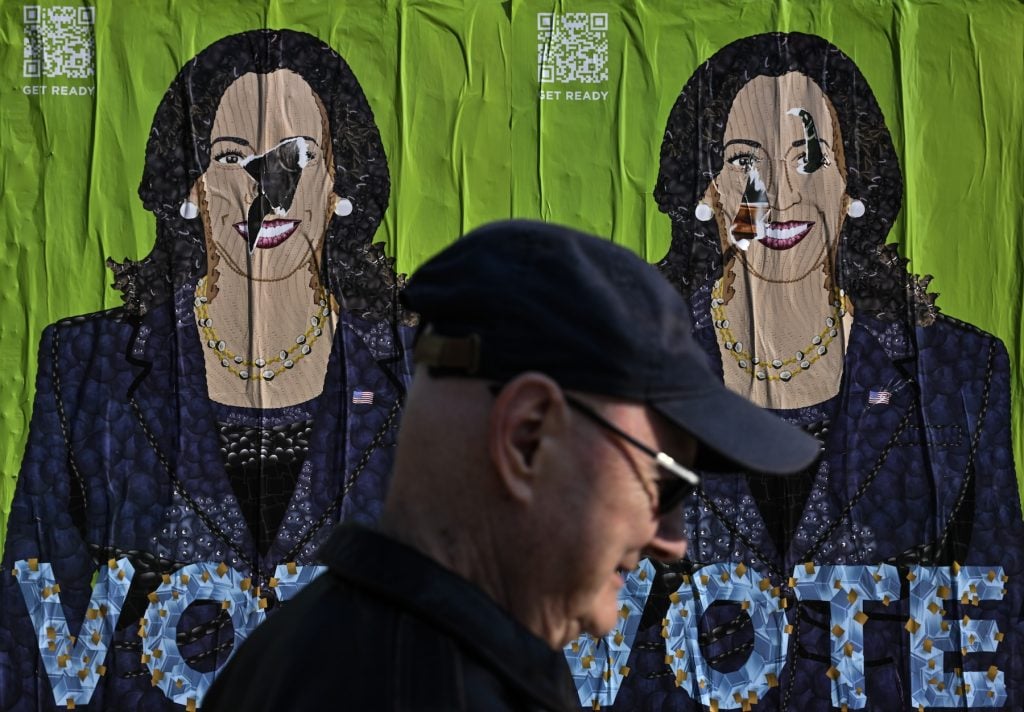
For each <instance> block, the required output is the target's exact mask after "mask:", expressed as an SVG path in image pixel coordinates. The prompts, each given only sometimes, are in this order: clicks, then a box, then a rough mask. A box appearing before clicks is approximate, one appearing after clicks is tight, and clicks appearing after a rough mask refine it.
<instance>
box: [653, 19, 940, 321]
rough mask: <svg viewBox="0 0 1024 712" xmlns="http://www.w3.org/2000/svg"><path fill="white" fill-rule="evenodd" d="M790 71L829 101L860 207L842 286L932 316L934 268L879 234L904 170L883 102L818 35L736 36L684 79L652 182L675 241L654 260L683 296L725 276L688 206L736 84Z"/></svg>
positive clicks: (707, 176) (850, 189)
mask: <svg viewBox="0 0 1024 712" xmlns="http://www.w3.org/2000/svg"><path fill="white" fill-rule="evenodd" d="M794 71H795V72H800V73H801V74H804V75H806V76H807V77H809V78H810V79H812V80H813V81H814V82H816V83H817V85H818V86H819V87H820V88H821V90H822V92H824V93H825V95H826V96H828V97H829V99H830V100H831V102H832V105H833V106H834V107H835V111H836V119H837V120H838V123H839V127H840V131H841V133H842V141H843V147H842V148H843V153H844V157H845V163H846V192H847V193H848V194H849V196H850V197H851V198H854V199H859V200H861V201H862V202H863V203H864V206H865V208H866V211H865V213H864V215H863V216H861V217H859V218H857V219H847V220H845V221H844V223H843V229H842V232H841V234H840V245H839V255H838V260H837V270H836V271H837V274H836V279H837V281H838V284H839V286H840V287H842V288H843V289H845V290H846V292H847V294H849V295H850V298H851V299H852V300H853V302H854V304H855V305H856V307H857V309H858V310H865V311H866V312H867V313H870V314H874V315H876V316H880V317H882V318H888V319H897V318H901V317H904V318H909V319H910V320H911V323H929V322H930V321H931V320H932V319H934V315H935V307H934V301H935V295H930V294H927V289H926V287H927V284H928V280H929V279H930V278H928V277H925V278H918V277H916V276H914V275H911V274H908V273H907V270H906V265H907V260H905V259H904V258H902V257H900V256H899V254H898V253H897V251H896V248H895V246H893V245H886V244H885V238H886V235H888V234H889V230H890V228H891V227H892V224H893V221H894V220H895V219H896V215H897V213H899V210H900V205H901V203H902V200H903V176H902V175H901V173H900V166H899V161H898V160H897V158H896V151H895V149H894V148H893V145H892V138H891V136H890V135H889V130H888V129H887V128H886V127H885V118H884V117H883V116H882V110H881V109H880V108H879V107H878V102H877V101H876V100H875V96H874V94H873V93H872V92H871V88H870V87H869V86H868V83H867V81H866V80H865V79H864V75H863V74H861V72H860V70H859V69H858V68H857V65H855V64H854V63H853V61H852V60H851V59H850V58H849V57H847V56H846V55H845V54H843V52H841V51H840V50H839V48H837V47H836V46H834V45H832V44H831V43H829V42H827V41H826V40H824V39H822V38H821V37H816V36H814V35H805V34H800V33H796V32H790V33H782V32H773V33H770V34H763V35H754V36H753V37H745V38H743V39H740V40H736V41H735V42H732V43H731V44H729V45H726V46H725V47H723V48H722V49H720V50H719V51H718V52H716V53H715V54H714V56H712V57H711V58H710V59H709V60H707V61H706V62H704V63H703V64H702V65H701V66H700V67H699V68H698V69H697V71H695V72H694V73H693V76H691V77H690V79H689V81H687V82H686V86H684V87H683V90H682V92H681V93H680V95H679V99H678V100H677V101H676V103H675V106H674V107H673V108H672V111H671V113H670V114H669V118H668V124H667V125H666V127H665V139H664V142H663V143H662V145H661V169H660V171H659V173H658V183H657V185H656V186H655V188H654V197H655V198H656V199H657V201H658V206H659V207H660V208H661V211H662V212H664V213H667V214H668V215H669V217H670V218H672V243H671V247H670V248H669V251H668V254H667V255H666V257H665V259H664V260H663V261H662V262H661V263H660V264H659V267H660V268H661V269H662V271H663V272H664V273H665V275H666V276H667V277H668V278H669V279H670V280H671V281H672V282H673V283H674V284H675V285H676V286H677V287H678V288H679V289H680V291H682V292H683V293H684V294H686V295H687V296H689V295H690V294H692V293H693V291H694V290H695V289H697V288H698V287H700V286H701V285H702V284H705V283H706V282H707V281H708V280H711V279H715V278H717V277H719V276H721V273H722V253H721V243H720V239H719V235H718V226H717V223H716V222H715V221H708V222H701V221H700V220H697V219H696V218H695V216H694V208H696V206H697V203H698V202H699V201H700V200H701V198H702V197H703V195H704V192H705V191H706V190H707V188H708V185H709V183H710V182H711V180H712V179H713V178H714V177H715V176H716V175H718V173H719V172H720V171H721V170H722V163H723V153H724V148H723V139H724V135H725V127H726V122H727V121H728V118H729V111H730V109H731V107H732V103H733V100H734V99H735V98H736V95H737V94H738V93H739V91H740V89H742V88H743V86H744V85H746V84H747V82H749V81H750V80H752V79H754V78H755V77H758V76H769V77H779V76H782V75H784V74H787V73H789V72H794ZM911 309H912V311H908V310H911Z"/></svg>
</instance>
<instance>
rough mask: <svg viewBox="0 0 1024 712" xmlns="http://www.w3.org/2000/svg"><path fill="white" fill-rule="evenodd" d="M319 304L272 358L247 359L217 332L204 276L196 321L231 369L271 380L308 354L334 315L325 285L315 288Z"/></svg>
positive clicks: (199, 286) (198, 289)
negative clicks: (305, 324)
mask: <svg viewBox="0 0 1024 712" xmlns="http://www.w3.org/2000/svg"><path fill="white" fill-rule="evenodd" d="M316 296H317V305H318V306H317V308H316V311H314V312H313V315H312V316H310V317H309V327H308V328H307V329H306V331H305V332H304V333H302V334H299V335H298V336H296V337H295V343H294V344H292V345H291V346H289V347H288V348H286V349H281V351H280V352H279V353H278V354H277V356H274V357H273V358H269V359H266V358H262V357H261V358H256V359H253V360H252V361H248V360H246V359H244V358H242V357H241V356H238V355H237V354H235V353H234V352H233V351H231V350H230V349H229V348H228V347H227V344H225V343H224V340H223V339H221V338H220V337H219V336H217V332H216V331H215V330H214V328H213V320H212V319H211V318H210V314H209V307H208V304H209V301H210V300H209V297H208V296H207V294H206V277H203V278H201V279H200V280H199V282H198V283H197V284H196V296H195V302H194V303H195V313H196V324H197V325H198V326H199V330H200V332H201V333H202V335H203V338H204V339H205V340H206V346H207V348H209V349H210V350H212V351H213V352H215V353H216V354H217V355H218V356H220V357H221V358H220V365H221V366H223V367H224V368H226V369H227V370H228V371H229V372H231V373H233V374H234V375H236V376H238V377H239V378H241V379H242V380H243V381H247V380H249V379H250V378H252V379H254V380H264V381H272V380H274V378H275V377H276V376H279V375H281V374H282V373H284V372H285V371H287V370H289V369H291V368H294V367H295V364H296V363H298V362H299V361H301V360H302V359H303V357H305V356H308V355H309V353H310V351H312V350H313V344H315V343H316V340H317V339H318V338H320V336H321V335H322V334H323V328H322V324H323V320H325V319H328V318H329V317H330V315H331V308H330V306H328V304H327V295H326V294H325V293H324V290H323V287H318V288H317V291H316Z"/></svg>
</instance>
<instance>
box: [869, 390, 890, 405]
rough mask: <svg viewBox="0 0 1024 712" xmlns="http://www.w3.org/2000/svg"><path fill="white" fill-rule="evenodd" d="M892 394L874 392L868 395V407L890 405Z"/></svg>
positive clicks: (881, 391)
mask: <svg viewBox="0 0 1024 712" xmlns="http://www.w3.org/2000/svg"><path fill="white" fill-rule="evenodd" d="M890 398H892V393H891V392H889V391H886V390H878V391H875V390H872V391H870V392H869V393H868V405H889V399H890Z"/></svg>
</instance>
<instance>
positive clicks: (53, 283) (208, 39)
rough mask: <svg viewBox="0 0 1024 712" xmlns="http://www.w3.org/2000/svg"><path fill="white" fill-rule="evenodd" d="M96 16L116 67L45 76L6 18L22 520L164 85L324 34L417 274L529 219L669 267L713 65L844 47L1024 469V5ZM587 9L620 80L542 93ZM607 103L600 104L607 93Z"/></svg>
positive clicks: (155, 10) (7, 387) (1, 32)
mask: <svg viewBox="0 0 1024 712" xmlns="http://www.w3.org/2000/svg"><path fill="white" fill-rule="evenodd" d="M42 6H43V7H48V6H50V5H47V4H45V3H44V4H43V5H42ZM91 6H92V7H93V8H94V13H95V14H94V18H95V23H94V28H95V74H94V75H93V76H89V77H86V78H69V77H62V78H31V77H26V76H25V72H24V69H25V67H24V60H25V29H24V28H25V15H24V13H25V11H26V7H30V6H28V5H27V4H19V3H4V5H3V6H2V8H0V37H2V43H0V71H2V78H3V81H2V84H0V97H2V98H0V139H2V145H3V150H2V153H0V229H2V231H3V241H4V250H3V253H2V257H0V368H2V371H3V373H4V376H5V379H4V385H3V387H2V388H0V432H2V435H0V442H2V444H0V468H2V473H0V523H2V521H3V520H5V518H6V516H5V515H6V512H7V510H8V508H9V503H10V499H11V497H12V496H13V492H14V486H15V481H16V478H17V473H18V468H19V464H20V459H21V456H22V452H23V449H24V443H25V437H26V430H27V423H28V418H29V416H30V410H31V403H32V395H33V384H34V379H35V371H36V348H37V345H38V342H39V337H40V333H41V330H42V329H43V327H44V326H45V325H47V324H49V323H51V322H53V321H55V320H57V319H60V318H63V317H66V316H70V315H74V314H83V313H88V312H92V311H96V310H100V309H107V308H111V307H115V306H118V305H119V304H120V298H119V294H118V293H116V292H115V291H114V290H113V289H112V288H111V287H110V283H111V277H110V274H109V272H108V271H107V270H106V269H105V267H104V260H105V259H106V258H107V257H110V256H112V257H115V258H117V259H121V258H123V257H125V256H129V257H134V258H137V257H139V256H141V255H142V254H144V253H145V252H146V251H147V249H148V247H149V245H150V244H151V241H152V236H153V234H154V224H153V218H152V215H150V214H149V213H147V212H146V211H145V210H144V209H143V208H142V205H141V203H140V201H139V199H138V196H137V193H136V191H137V187H138V182H139V178H140V176H141V172H142V165H143V157H144V149H145V145H146V138H147V134H148V131H149V127H150V122H151V119H152V116H153V112H154V110H155V108H156V105H157V103H158V101H159V100H160V97H161V96H162V93H163V92H164V90H165V89H166V87H167V85H168V84H169V82H170V80H171V79H172V78H173V77H174V75H175V73H176V72H177V70H178V69H179V68H180V67H181V65H182V64H183V63H184V62H185V61H186V60H187V59H188V58H190V57H192V56H194V55H195V54H196V53H197V52H198V51H200V50H201V49H202V48H203V47H206V46H207V45H209V44H210V43H212V42H213V41H215V40H217V39H218V38H220V37H223V36H225V35H228V34H232V33H236V32H239V31H243V30H246V29H252V28H258V27H272V28H273V27H287V28H292V29H296V30H301V31H304V32H308V33H311V34H314V35H316V36H318V37H320V38H321V39H323V40H324V41H326V42H327V43H328V44H330V45H331V46H332V47H334V48H335V49H336V50H337V51H338V52H339V53H340V54H341V55H342V56H343V57H344V58H345V59H346V60H347V61H348V62H349V64H350V65H351V67H352V69H353V71H354V72H355V74H356V75H357V77H358V78H359V81H360V83H361V84H362V86H363V88H364V90H365V92H366V94H367V97H368V100H369V102H370V105H371V107H372V109H373V111H374V114H375V118H376V121H377V124H378V126H379V128H380V132H381V135H382V138H383V142H384V147H385V150H386V152H387V155H388V162H389V168H390V172H391V179H392V193H391V201H390V205H389V209H388V211H387V213H386V215H385V219H384V223H383V225H382V227H381V228H380V230H379V231H378V233H377V237H378V239H380V240H382V241H383V242H384V243H385V245H386V250H387V252H388V253H389V254H391V255H393V256H394V257H395V258H396V259H397V265H398V269H399V271H401V272H405V273H413V272H414V271H415V270H416V268H417V266H418V265H419V264H421V263H422V262H423V261H424V260H425V259H427V258H428V257H429V256H430V255H431V254H433V253H434V252H436V251H437V250H438V249H439V248H440V247H442V246H443V245H445V244H447V243H448V242H449V241H451V240H453V239H454V238H455V237H457V236H458V235H459V234H461V233H463V232H465V231H466V230H468V229H470V228H472V227H474V226H476V225H479V224H481V223H484V222H487V221H489V220H492V219H498V218H503V217H508V216H519V217H534V218H541V219H544V220H551V221H557V222H561V223H566V224H569V225H574V226H577V227H580V228H583V229H586V230H590V231H594V232H597V233H600V234H604V235H608V236H610V237H611V238H612V239H613V240H615V241H617V242H620V243H622V244H624V245H627V246H628V247H630V248H632V249H634V250H636V251H637V252H639V253H640V254H641V255H643V256H644V257H646V258H647V259H648V260H649V261H652V262H656V261H658V260H659V259H660V258H661V257H662V256H663V255H664V253H665V251H666V249H667V246H668V241H669V237H670V225H669V220H668V218H667V217H666V216H664V215H663V214H661V213H660V212H659V211H658V209H657V205H656V204H655V202H654V200H653V198H652V190H653V186H654V183H655V179H656V176H657V172H658V156H659V150H660V144H661V140H662V136H663V132H664V127H665V120H666V117H667V114H668V112H669V109H670V108H671V106H672V104H673V103H674V101H675V99H676V97H677V96H678V93H679V90H680V88H681V87H682V86H683V84H684V83H685V81H686V79H687V78H688V77H689V76H690V75H691V73H692V72H693V70H694V69H695V67H696V66H697V65H698V64H699V63H700V62H701V61H702V60H703V59H705V58H707V57H709V56H710V55H711V54H713V53H714V51H715V50H717V49H718V48H720V47H722V46H723V45H725V44H727V43H728V42H730V41H732V40H734V39H736V38H739V37H743V36H747V35H751V34H756V33H760V32H766V31H773V30H782V31H800V32H807V33H812V34H817V35H820V36H822V37H824V38H826V39H828V40H829V41H831V42H833V43H834V44H836V45H837V46H838V47H840V48H841V49H842V50H843V51H844V52H846V53H847V54H849V55H850V57H851V58H852V59H853V60H854V61H855V62H856V64H857V65H858V66H859V67H860V69H861V70H862V72H863V73H864V75H865V76H866V78H867V80H868V82H869V83H870V85H871V88H872V89H873V91H874V94H875V95H876V97H877V98H878V101H879V103H880V105H881V107H882V110H883V113H884V114H885V117H886V121H887V124H888V127H889V129H890V131H891V132H892V136H893V141H894V143H895V145H896V149H897V152H898V154H899V158H900V163H901V166H902V170H903V174H904V178H905V194H904V204H903V210H902V212H901V213H900V217H899V219H898V221H897V223H896V225H895V227H894V229H893V231H892V233H891V234H890V236H889V239H890V241H891V242H895V243H897V244H898V245H899V249H900V252H901V253H902V254H904V255H905V256H906V257H908V258H910V260H911V269H912V270H913V271H914V272H916V273H918V274H932V275H934V276H935V279H934V281H933V282H932V285H931V289H932V290H933V291H936V292H938V293H939V294H940V295H941V296H940V299H939V301H938V304H939V306H940V307H941V309H942V310H943V311H944V312H945V313H947V314H950V315H952V316H955V317H957V318H960V319H963V320H965V321H968V322H970V323H972V324H975V325H977V326H979V327H981V328H983V329H985V330H987V331H990V332H992V333H994V334H995V335H997V336H999V337H1000V338H1001V339H1002V340H1003V341H1004V343H1005V344H1006V346H1007V348H1008V350H1009V353H1010V360H1011V369H1012V374H1013V391H1012V393H1013V399H1014V403H1015V407H1014V411H1013V433H1014V441H1015V442H1014V445H1015V448H1016V452H1017V459H1018V462H1019V461H1020V459H1019V458H1020V455H1021V453H1022V452H1024V451H1022V444H1024V434H1022V431H1024V429H1022V427H1021V413H1022V410H1021V408H1020V407H1019V404H1020V402H1021V377H1020V374H1021V373H1022V371H1024V369H1022V365H1024V364H1022V358H1024V351H1022V349H1021V331H1020V329H1021V318H1022V317H1021V314H1022V312H1021V302H1022V299H1021V297H1022V284H1021V274H1022V273H1024V270H1022V269H1021V267H1022V265H1024V255H1022V247H1021V245H1022V241H1021V236H1022V235H1024V218H1022V216H1024V210H1022V208H1024V198H1022V196H1024V160H1022V157H1024V146H1022V141H1024V139H1022V132H1021V129H1020V127H1021V125H1022V123H1024V108H1022V106H1024V103H1022V102H1021V100H1020V97H1021V94H1022V91H1021V85H1022V83H1024V39H1022V37H1024V32H1022V28H1024V6H1022V5H1021V4H1020V3H1019V2H1016V1H1014V0H992V1H988V2H980V1H969V0H965V1H964V2H949V3H934V2H923V1H922V2H913V1H909V0H906V1H902V2H891V1H888V0H884V1H883V0H852V1H851V2H842V3H817V2H795V1H794V2H786V1H782V0H779V1H777V2H760V1H758V2H754V1H742V0H731V1H722V2H683V3H680V2H668V1H667V0H666V1H651V2H643V3H640V2H617V3H613V2H608V3H603V4H601V7H600V8H598V7H596V5H595V4H594V3H589V2H588V3H581V2H576V3H573V2H548V3H542V2H528V1H525V0H514V1H512V2H497V1H495V2H455V1H452V2H433V1H429V2H428V1H426V0H424V1H422V2H413V1H409V2H395V1H392V2H384V1H381V2H371V1H369V0H367V1H363V2H346V3H329V2H322V3H320V2H312V1H310V2H265V3H241V2H238V3H217V4H208V3H198V2H174V3H150V2H137V3H135V2H133V3H124V2H104V1H101V2H96V3H95V4H94V5H91ZM75 7H76V8H83V7H86V6H75ZM574 11H585V12H595V11H601V12H607V14H608V27H607V34H606V36H607V46H608V50H607V65H606V66H607V75H608V76H607V79H606V80H605V81H603V82H597V83H593V84H585V83H580V82H576V83H573V82H569V83H564V84H562V83H554V84H545V85H541V84H540V82H539V81H538V44H539V42H540V40H539V37H540V36H541V31H540V30H539V29H538V14H540V13H550V12H555V13H563V14H564V13H570V12H574ZM71 90H74V91H75V92H81V93H71ZM542 91H545V92H549V94H548V96H547V97H542V94H541V92H542ZM556 91H557V92H560V95H558V96H556V95H555V94H550V92H556ZM36 92H38V93H36ZM583 92H595V93H597V94H599V98H598V99H596V100H595V99H593V98H591V99H587V100H584V99H583V98H582V94H583ZM570 93H572V94H570ZM570 96H571V97H572V98H570ZM1019 476H1020V475H1019V470H1018V477H1019Z"/></svg>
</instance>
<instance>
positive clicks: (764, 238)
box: [704, 72, 848, 281]
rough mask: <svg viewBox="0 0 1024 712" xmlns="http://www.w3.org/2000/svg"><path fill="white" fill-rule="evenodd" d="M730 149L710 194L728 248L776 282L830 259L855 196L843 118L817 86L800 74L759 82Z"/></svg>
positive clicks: (744, 105)
mask: <svg viewBox="0 0 1024 712" xmlns="http://www.w3.org/2000/svg"><path fill="white" fill-rule="evenodd" d="M723 147H724V154H723V165H722V170H721V172H720V173H719V174H718V175H717V176H715V178H714V180H713V181H712V182H711V185H710V186H709V188H708V190H707V192H706V193H705V195H704V202H705V203H707V204H708V205H711V206H712V207H713V208H714V212H715V217H716V220H717V221H718V226H719V230H720V234H721V237H722V242H723V246H728V245H734V246H736V247H737V248H739V249H741V250H745V257H746V261H747V263H748V264H751V265H754V266H755V267H756V268H757V270H758V272H760V273H761V274H762V275H764V276H765V277H767V278H769V279H772V280H781V281H787V280H790V279H793V278H795V277H799V276H800V275H803V274H806V273H808V272H809V271H811V270H813V269H814V267H815V265H817V264H820V263H821V262H822V260H823V259H825V258H826V256H828V257H829V259H831V255H833V254H834V251H835V247H836V245H837V244H838V239H839V230H840V229H841V227H842V222H843V218H844V217H845V214H846V206H847V202H848V198H847V196H846V175H845V169H844V167H843V165H842V164H843V161H842V156H841V151H842V143H841V137H840V135H839V128H838V123H837V122H836V121H835V114H834V110H833V108H832V105H831V102H830V101H829V100H828V98H827V97H826V96H825V94H824V93H823V92H822V91H821V89H820V88H819V87H818V85H817V84H816V83H814V82H813V81H811V80H810V79H809V78H808V77H806V76H805V75H803V74H800V73H798V72H790V73H789V74H785V75H783V76H781V77H767V76H760V77H756V78H754V79H752V80H751V81H750V82H748V83H747V84H746V85H745V86H744V87H743V88H742V89H741V90H740V92H739V93H738V94H737V95H736V99H735V100H734V101H733V104H732V107H731V109H730V112H729V118H728V121H727V123H726V129H725V136H724V140H723ZM837 151H838V152H840V155H839V156H837Z"/></svg>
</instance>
